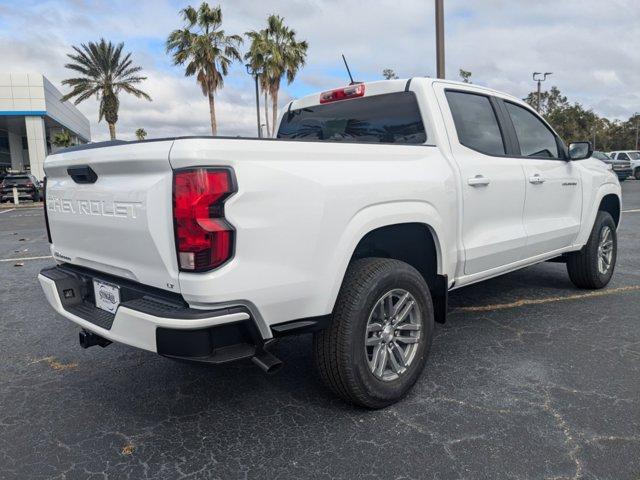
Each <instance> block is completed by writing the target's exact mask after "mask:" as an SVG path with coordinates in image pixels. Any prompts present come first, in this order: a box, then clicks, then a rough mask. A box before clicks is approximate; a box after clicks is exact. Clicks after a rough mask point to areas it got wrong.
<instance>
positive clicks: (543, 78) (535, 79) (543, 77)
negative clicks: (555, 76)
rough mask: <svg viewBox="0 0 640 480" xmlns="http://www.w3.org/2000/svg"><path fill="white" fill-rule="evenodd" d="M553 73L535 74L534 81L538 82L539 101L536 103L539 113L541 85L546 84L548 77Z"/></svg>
mask: <svg viewBox="0 0 640 480" xmlns="http://www.w3.org/2000/svg"><path fill="white" fill-rule="evenodd" d="M552 73H553V72H545V73H540V72H533V81H534V82H538V100H537V102H536V104H537V106H536V110H537V111H538V113H540V83H542V82H544V81H545V80H546V79H547V76H548V75H551V74H552ZM540 75H542V78H540ZM536 77H537V78H536Z"/></svg>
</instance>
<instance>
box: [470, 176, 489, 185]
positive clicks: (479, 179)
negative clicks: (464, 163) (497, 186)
mask: <svg viewBox="0 0 640 480" xmlns="http://www.w3.org/2000/svg"><path fill="white" fill-rule="evenodd" d="M467 183H468V184H469V185H471V186H472V187H480V186H482V185H489V184H490V183H491V179H489V178H487V177H485V176H484V175H476V176H475V177H473V178H468V179H467Z"/></svg>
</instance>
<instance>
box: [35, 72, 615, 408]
mask: <svg viewBox="0 0 640 480" xmlns="http://www.w3.org/2000/svg"><path fill="white" fill-rule="evenodd" d="M590 154H591V146H590V144H589V143H588V142H584V143H582V142H581V143H575V144H572V145H570V146H569V148H567V147H565V145H564V143H563V142H562V140H561V139H560V138H559V137H558V135H557V134H556V133H555V132H554V131H553V130H552V129H551V128H550V127H549V125H548V124H547V123H546V122H545V121H544V120H543V119H542V118H540V117H539V116H538V115H537V114H536V112H535V111H533V110H532V109H531V108H530V107H529V106H528V105H526V104H524V103H523V102H522V101H520V100H518V99H517V98H514V97H512V96H510V95H505V94H503V93H500V92H497V91H494V90H490V89H488V88H483V87H480V86H476V85H469V84H461V83H457V82H449V81H443V80H435V79H428V78H413V79H410V80H391V81H382V82H372V83H366V84H355V85H350V86H347V87H344V88H339V89H336V90H331V91H328V92H324V93H321V94H319V95H310V96H307V97H304V98H301V99H298V100H294V101H292V102H291V103H290V104H289V105H287V107H286V108H285V110H284V113H283V115H282V117H281V120H280V122H279V125H278V128H277V138H276V139H265V140H259V139H244V138H223V137H218V138H207V137H203V138H171V139H160V140H147V141H142V142H107V143H104V144H89V145H86V146H82V147H76V148H71V149H68V150H65V151H63V152H62V153H58V154H55V155H51V156H49V157H48V158H47V160H46V162H45V172H46V177H47V180H46V194H45V197H46V209H45V212H46V214H47V225H48V232H49V237H50V242H51V252H52V255H53V256H54V258H55V260H56V262H57V266H55V267H53V268H48V269H45V270H43V271H42V272H41V273H40V275H39V280H40V283H41V284H42V288H43V289H44V293H45V295H46V298H47V299H48V301H49V302H50V304H51V305H52V306H53V308H54V309H55V310H56V311H57V312H58V313H60V314H61V315H63V316H64V317H66V318H68V319H70V320H72V321H73V322H75V323H76V324H78V325H79V326H80V327H81V329H82V330H81V332H80V342H81V345H82V346H83V347H88V346H91V345H101V346H106V345H107V344H109V343H111V342H112V341H113V342H121V343H125V344H128V345H131V346H134V347H138V348H142V349H145V350H149V351H152V352H157V353H158V354H160V355H163V356H166V357H170V358H174V359H180V360H190V361H198V362H208V363H212V364H219V363H224V362H228V361H232V360H238V359H243V358H247V359H249V358H250V359H252V360H253V361H254V362H255V363H256V364H258V365H259V366H261V367H262V368H263V369H264V370H265V371H268V372H270V371H273V370H275V369H276V368H277V367H278V366H279V365H280V362H279V360H278V359H277V358H275V357H274V356H273V355H272V354H271V353H269V352H268V348H269V346H270V345H271V344H272V342H273V341H275V340H276V339H277V338H278V337H282V336H285V335H290V334H295V333H305V332H313V333H314V343H313V355H314V356H315V360H316V363H317V366H318V369H319V372H320V376H321V377H322V379H323V380H324V381H325V382H326V383H327V385H328V386H329V387H330V388H331V389H332V390H333V391H334V392H335V393H336V394H338V395H339V396H341V397H342V398H344V399H345V400H347V401H350V402H353V403H355V404H358V405H361V406H366V407H369V408H380V407H384V406H386V405H389V404H391V403H393V402H395V401H397V400H398V399H399V398H401V397H402V396H403V395H404V394H405V393H406V392H407V391H408V390H409V389H410V388H411V386H412V385H413V384H414V382H415V381H416V379H417V378H418V376H419V375H420V373H421V371H422V370H423V367H424V365H425V362H426V361H427V356H428V352H429V349H430V344H431V341H432V337H433V332H434V321H435V322H444V321H445V318H446V312H447V292H448V291H450V290H452V289H456V288H460V287H464V286H465V285H469V284H472V283H475V282H478V281H481V280H485V279H488V278H491V277H495V276H496V275H501V274H503V273H507V272H510V271H513V270H516V269H519V268H522V267H526V266H529V265H532V264H535V263H538V262H543V261H546V260H554V261H562V262H565V263H566V264H567V269H568V272H569V276H570V278H571V280H572V281H573V283H574V284H575V285H576V286H577V287H579V288H602V287H604V286H605V285H607V283H608V282H609V280H610V278H611V276H612V274H613V270H614V266H615V262H616V251H617V250H616V249H617V244H616V242H617V240H616V229H617V226H618V223H619V221H620V208H621V207H620V205H621V199H620V197H621V195H620V184H619V183H618V179H617V178H616V175H615V174H614V173H613V172H612V171H611V170H609V169H608V168H607V166H606V165H605V164H603V163H602V162H600V161H598V160H595V159H590V158H589V157H590Z"/></svg>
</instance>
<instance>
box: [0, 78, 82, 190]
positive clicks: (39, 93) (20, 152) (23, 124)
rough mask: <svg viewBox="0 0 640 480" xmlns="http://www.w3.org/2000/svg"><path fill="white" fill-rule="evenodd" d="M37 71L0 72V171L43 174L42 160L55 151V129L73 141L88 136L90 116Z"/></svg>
mask: <svg viewBox="0 0 640 480" xmlns="http://www.w3.org/2000/svg"><path fill="white" fill-rule="evenodd" d="M61 98H62V93H60V92H59V91H58V89H56V88H55V87H54V86H53V84H52V83H51V82H50V81H49V80H47V79H46V78H45V77H44V76H43V75H40V74H31V73H29V74H26V73H0V173H2V172H8V171H19V172H24V171H31V173H32V174H33V175H35V176H36V177H37V178H38V179H40V180H41V179H42V178H44V171H43V168H42V166H43V163H44V159H45V157H46V156H47V155H49V154H50V153H52V152H55V151H56V147H55V146H54V145H53V144H52V141H53V137H54V136H55V134H56V133H58V132H60V131H62V130H67V131H68V132H69V134H70V135H71V140H72V143H73V144H82V143H87V142H89V141H90V140H91V131H90V127H89V120H88V119H87V117H85V116H84V115H83V114H82V113H80V111H79V110H78V109H77V108H76V107H75V106H73V105H72V104H71V103H70V102H64V103H63V102H61V101H60V99H61Z"/></svg>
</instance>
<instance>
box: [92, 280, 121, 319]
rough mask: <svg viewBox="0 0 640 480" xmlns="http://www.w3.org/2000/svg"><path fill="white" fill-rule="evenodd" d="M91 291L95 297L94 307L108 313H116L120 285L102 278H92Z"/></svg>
mask: <svg viewBox="0 0 640 480" xmlns="http://www.w3.org/2000/svg"><path fill="white" fill-rule="evenodd" d="M93 292H94V294H95V298H96V307H98V308H100V309H102V310H105V311H107V312H109V313H116V310H117V309H118V305H120V287H118V286H117V285H113V284H111V283H107V282H103V281H102V280H94V281H93Z"/></svg>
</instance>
